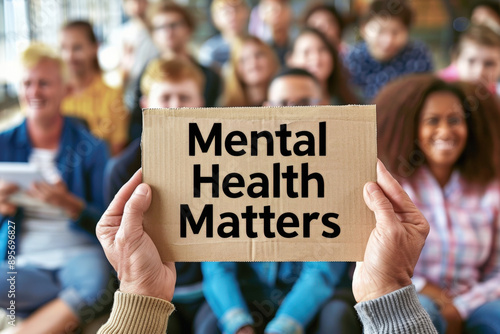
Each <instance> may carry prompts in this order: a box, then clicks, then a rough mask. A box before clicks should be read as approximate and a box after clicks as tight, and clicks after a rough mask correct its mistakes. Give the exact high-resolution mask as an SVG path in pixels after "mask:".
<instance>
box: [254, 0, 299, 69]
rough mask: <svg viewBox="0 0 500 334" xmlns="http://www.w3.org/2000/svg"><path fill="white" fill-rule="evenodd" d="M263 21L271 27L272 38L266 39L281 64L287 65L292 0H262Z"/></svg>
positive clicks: (260, 14) (260, 10) (260, 11)
mask: <svg viewBox="0 0 500 334" xmlns="http://www.w3.org/2000/svg"><path fill="white" fill-rule="evenodd" d="M258 10H259V12H258V13H259V16H260V19H261V20H262V23H263V24H265V26H266V27H268V28H269V33H270V38H269V39H265V41H266V42H267V43H268V44H269V45H270V46H271V48H272V49H273V50H274V52H275V53H276V55H277V56H278V60H279V62H280V64H281V65H285V61H286V56H287V53H288V51H289V50H290V44H291V41H292V38H291V37H290V33H291V31H290V30H291V25H292V20H293V11H292V6H291V4H290V0H261V1H260V3H259V6H258Z"/></svg>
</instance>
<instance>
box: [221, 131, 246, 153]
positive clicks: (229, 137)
mask: <svg viewBox="0 0 500 334" xmlns="http://www.w3.org/2000/svg"><path fill="white" fill-rule="evenodd" d="M234 137H239V138H240V139H239V140H236V139H234ZM224 144H225V146H226V151H227V153H229V154H231V155H232V156H235V157H238V156H240V155H244V154H245V153H247V152H246V151H245V150H244V149H241V150H239V151H235V150H234V149H233V145H247V144H248V141H247V137H246V136H245V134H244V133H243V132H241V131H232V132H230V133H229V134H228V135H227V137H226V140H225V141H224Z"/></svg>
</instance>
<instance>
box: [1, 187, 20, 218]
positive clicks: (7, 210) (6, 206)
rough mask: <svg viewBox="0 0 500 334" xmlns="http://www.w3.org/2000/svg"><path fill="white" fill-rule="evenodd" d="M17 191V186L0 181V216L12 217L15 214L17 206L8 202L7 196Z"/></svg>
mask: <svg viewBox="0 0 500 334" xmlns="http://www.w3.org/2000/svg"><path fill="white" fill-rule="evenodd" d="M18 190H19V187H18V186H17V185H15V184H13V183H8V182H7V181H5V180H2V179H0V215H2V216H13V215H15V214H16V211H17V206H15V205H14V204H12V203H10V202H9V196H10V195H12V194H14V193H15V192H16V191H18Z"/></svg>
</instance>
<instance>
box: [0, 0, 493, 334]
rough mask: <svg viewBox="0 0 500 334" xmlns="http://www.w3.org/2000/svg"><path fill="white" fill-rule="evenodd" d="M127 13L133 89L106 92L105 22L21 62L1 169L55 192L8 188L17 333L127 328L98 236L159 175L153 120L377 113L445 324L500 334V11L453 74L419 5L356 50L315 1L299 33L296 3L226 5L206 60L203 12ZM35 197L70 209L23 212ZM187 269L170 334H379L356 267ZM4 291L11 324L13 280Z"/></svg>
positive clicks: (0, 143)
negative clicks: (34, 171) (109, 320)
mask: <svg viewBox="0 0 500 334" xmlns="http://www.w3.org/2000/svg"><path fill="white" fill-rule="evenodd" d="M123 6H124V10H125V13H126V14H127V16H128V17H129V20H128V21H127V22H126V23H125V24H124V25H123V27H122V28H121V29H120V32H119V33H118V34H116V36H115V37H114V38H113V43H115V44H116V45H117V46H118V48H117V49H118V50H119V51H120V52H119V54H118V55H117V57H119V59H120V65H119V67H120V75H121V82H122V85H121V87H120V88H116V87H111V86H109V85H108V84H107V83H106V81H105V80H104V77H103V74H104V73H103V70H102V69H101V67H100V65H99V62H98V57H97V55H98V51H99V41H98V40H97V38H96V35H95V33H94V30H93V27H92V25H91V23H89V21H84V20H78V21H70V22H67V23H65V24H64V26H62V27H61V29H60V32H59V35H60V36H59V41H60V43H59V49H58V50H54V49H52V48H51V47H49V46H47V45H44V44H42V43H37V42H34V43H32V44H31V45H30V46H29V47H28V48H27V49H26V50H25V51H24V52H23V53H22V54H20V56H19V60H20V62H21V64H22V68H23V71H22V73H23V74H22V80H21V84H20V90H19V100H20V103H21V107H22V109H23V111H24V113H25V115H26V119H25V120H24V121H23V123H22V124H21V125H18V126H16V127H14V128H12V129H9V130H7V131H5V132H2V133H0V147H1V150H0V162H30V163H32V164H35V165H37V166H38V167H39V169H40V170H41V172H42V174H43V177H44V180H45V181H43V182H37V183H34V184H32V186H31V187H29V188H28V189H20V187H19V186H18V185H16V184H13V183H9V182H8V181H7V180H4V179H2V176H1V175H0V223H1V229H0V238H1V240H0V252H2V254H3V256H4V260H3V261H2V262H1V263H0V267H1V269H2V270H1V272H2V274H1V275H4V274H5V273H7V272H9V260H10V258H9V256H10V255H11V253H9V252H10V251H12V248H9V246H10V245H12V244H13V243H12V242H11V240H15V243H16V245H17V246H16V247H17V248H16V252H15V254H16V260H17V273H18V275H17V277H18V279H17V283H16V284H17V289H18V290H17V291H18V293H17V300H16V303H17V312H18V313H17V314H18V316H21V317H22V318H23V322H22V323H20V325H19V326H16V328H14V329H13V328H9V329H6V330H4V331H0V333H15V332H17V333H66V332H70V331H77V330H78V328H81V327H82V326H85V325H86V324H87V323H89V322H91V321H92V320H94V319H95V318H96V317H97V316H98V315H100V314H103V313H106V312H109V307H110V305H111V303H112V300H111V298H112V291H114V289H115V288H116V286H115V281H116V278H115V277H114V274H113V272H112V270H111V267H110V266H109V263H108V262H107V260H106V258H105V256H104V254H103V252H102V249H101V248H100V246H99V244H98V243H97V240H96V238H95V225H96V223H97V221H98V220H99V218H100V216H101V215H102V213H103V212H104V209H105V207H106V206H107V205H108V204H109V203H110V201H111V200H112V199H113V197H114V196H115V194H116V193H117V192H118V190H119V189H120V188H121V186H122V185H123V184H124V183H125V182H126V181H127V180H128V179H130V177H131V176H132V175H133V174H134V173H135V171H137V170H138V169H139V168H140V167H141V148H140V136H141V132H142V108H180V107H246V106H309V105H346V104H365V103H370V104H376V106H377V123H378V124H377V126H378V155H379V159H380V160H382V162H384V164H385V165H386V166H387V168H388V170H389V171H390V172H391V173H392V175H393V176H394V177H395V178H396V179H397V180H398V181H399V182H400V183H401V185H402V186H403V188H404V189H405V190H406V191H407V193H408V194H409V195H410V197H411V199H412V200H413V201H414V203H415V204H416V205H417V207H418V208H419V209H420V210H421V211H422V213H423V214H424V216H425V217H426V218H427V220H428V221H429V223H430V226H431V232H430V234H429V237H428V239H427V242H426V244H425V247H424V249H423V252H422V255H421V257H420V260H419V262H418V264H417V267H416V268H415V271H414V274H413V284H414V285H415V287H416V288H417V291H418V292H419V298H420V302H421V303H422V305H423V306H424V308H425V309H426V311H427V312H428V313H429V315H430V316H431V319H432V321H433V324H434V326H435V327H436V329H437V331H438V332H439V333H461V332H464V333H500V181H499V176H500V101H499V98H498V94H499V92H500V86H499V85H498V82H499V80H500V2H498V1H477V2H473V3H471V8H470V17H469V22H470V24H469V26H468V27H467V29H465V30H464V31H463V32H461V33H460V35H459V36H457V38H456V42H455V44H454V46H453V50H452V53H451V59H452V60H451V63H450V64H449V66H447V67H446V68H444V69H441V70H439V71H436V69H435V65H434V64H433V58H432V55H431V53H430V51H429V47H428V46H427V45H426V44H425V43H423V42H421V41H418V40H415V39H414V38H412V34H411V31H412V30H411V28H412V24H413V23H414V20H415V13H414V11H413V9H412V7H411V3H410V2H409V1H407V0H374V1H372V2H371V3H370V5H369V6H368V7H367V8H366V10H365V12H364V13H362V14H361V15H360V16H359V17H358V18H357V21H356V25H357V27H358V28H359V34H360V41H359V42H356V43H354V44H353V43H347V42H346V40H345V39H344V38H343V37H344V29H345V26H346V24H345V20H344V18H343V16H342V15H341V14H340V13H339V12H338V11H337V9H336V7H335V6H334V5H331V4H330V3H323V2H314V3H311V4H310V5H309V6H308V7H307V8H306V9H305V10H304V12H303V13H302V17H301V18H300V20H298V21H299V22H300V26H297V25H296V24H295V22H297V20H294V17H293V11H292V7H291V3H290V1H289V0H261V1H260V2H259V3H258V5H257V6H255V7H254V8H250V7H249V6H248V4H247V2H246V1H245V0H213V1H212V2H211V5H210V13H211V19H212V22H213V24H214V25H215V27H216V28H217V30H218V33H217V34H216V35H215V36H213V37H211V38H209V39H208V40H206V41H205V42H204V43H203V44H202V45H201V47H200V49H199V51H198V52H197V54H194V53H192V52H191V49H190V47H189V45H190V41H191V39H192V36H193V33H194V32H195V30H196V28H197V21H196V19H195V18H194V17H193V15H192V12H191V10H190V9H189V8H187V7H185V6H183V5H181V4H178V3H176V2H173V1H159V2H154V3H148V1H147V0H124V1H123ZM89 20H90V18H89ZM353 154H354V153H353ZM20 190H22V191H25V193H26V194H27V195H28V196H29V197H31V198H34V199H36V200H37V201H41V202H43V203H48V204H50V205H51V207H53V208H57V209H59V210H52V211H47V210H43V209H42V208H41V207H40V206H35V205H29V204H26V205H23V204H20V203H19V202H14V201H13V200H12V195H13V194H16V193H17V192H19V191H20ZM9 221H13V222H15V224H16V229H15V230H16V232H15V234H14V233H11V232H9V231H10V230H11V227H9V226H11V223H9ZM401 242H402V243H404V242H405V240H401ZM176 269H177V275H178V278H177V283H176V284H177V285H176V290H175V294H174V297H173V298H174V299H173V301H174V303H175V305H176V308H177V310H176V312H175V313H174V314H173V316H172V317H171V318H170V319H169V325H168V328H169V333H203V334H206V333H231V334H232V333H238V334H244V333H290V334H292V333H361V332H362V328H361V324H360V323H359V321H358V318H357V316H356V313H355V311H354V308H353V306H354V304H355V300H354V297H353V295H352V289H351V280H352V264H350V263H341V262H335V263H333V262H305V263H292V262H279V263H227V262H225V263H222V262H210V263H201V264H200V263H177V264H176ZM2 277H3V276H2ZM119 278H120V277H118V279H119ZM0 287H1V291H2V292H1V295H0V307H1V308H3V309H4V310H7V308H8V307H9V305H10V304H9V303H10V300H9V299H8V298H7V293H4V291H8V290H9V282H8V281H7V280H5V279H3V278H2V280H0ZM7 313H8V311H7ZM47 319H50V321H48V320H47ZM0 323H1V321H0Z"/></svg>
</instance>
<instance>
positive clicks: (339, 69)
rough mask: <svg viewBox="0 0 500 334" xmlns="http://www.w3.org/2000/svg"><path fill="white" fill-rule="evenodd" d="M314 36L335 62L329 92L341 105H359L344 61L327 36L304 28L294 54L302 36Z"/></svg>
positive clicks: (315, 30) (330, 77)
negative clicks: (352, 90) (350, 85)
mask: <svg viewBox="0 0 500 334" xmlns="http://www.w3.org/2000/svg"><path fill="white" fill-rule="evenodd" d="M306 34H313V35H314V36H316V37H318V38H319V39H320V40H321V42H322V43H323V44H324V45H325V47H326V48H327V50H328V52H329V53H330V55H331V57H332V61H333V71H332V73H331V74H330V76H329V77H328V82H327V85H328V92H329V93H330V95H331V96H335V97H338V98H339V100H340V101H341V103H344V104H356V103H358V99H357V98H356V97H355V96H354V94H353V93H352V92H351V90H350V88H349V86H348V84H347V83H348V82H349V79H348V74H347V70H346V69H345V68H344V65H343V63H342V60H341V59H340V57H339V53H338V51H337V49H336V48H335V46H334V45H332V44H331V43H329V42H328V39H327V38H326V37H325V35H324V34H323V33H322V32H320V31H319V30H317V29H314V28H310V27H307V28H304V29H302V30H301V32H300V33H299V35H298V36H297V38H295V41H294V42H293V46H292V52H294V50H295V46H296V44H297V41H298V40H299V38H300V37H301V36H302V35H306Z"/></svg>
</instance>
